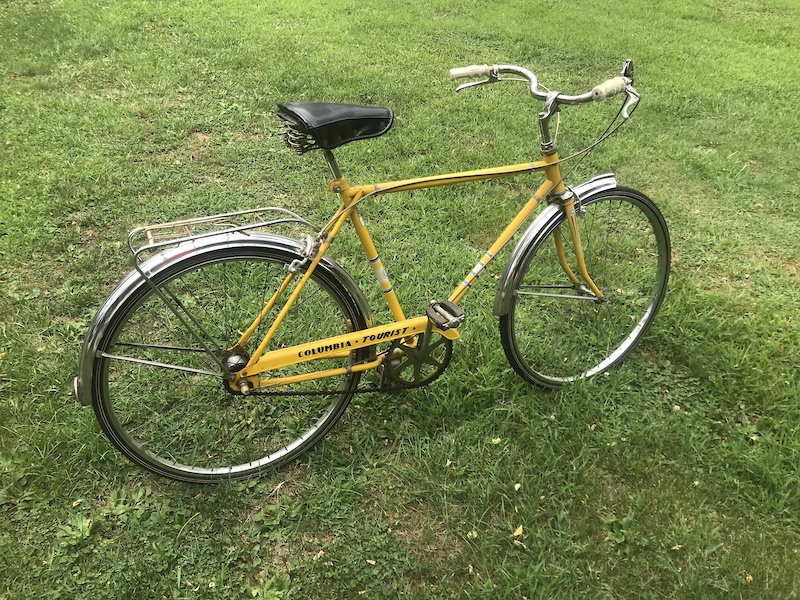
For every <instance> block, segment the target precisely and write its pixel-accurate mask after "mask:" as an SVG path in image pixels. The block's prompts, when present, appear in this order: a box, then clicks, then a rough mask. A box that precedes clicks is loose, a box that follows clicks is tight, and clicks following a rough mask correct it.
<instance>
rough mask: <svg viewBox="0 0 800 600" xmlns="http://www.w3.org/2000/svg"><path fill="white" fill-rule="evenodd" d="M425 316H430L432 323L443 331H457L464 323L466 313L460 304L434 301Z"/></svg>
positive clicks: (448, 301)
mask: <svg viewBox="0 0 800 600" xmlns="http://www.w3.org/2000/svg"><path fill="white" fill-rule="evenodd" d="M425 314H427V315H428V319H429V320H430V322H431V323H433V324H434V325H435V326H436V327H437V328H439V329H441V330H442V331H445V330H447V329H455V328H456V327H458V326H459V325H461V324H462V323H463V322H464V311H463V310H461V308H460V307H459V306H458V304H456V303H455V302H450V300H442V301H441V302H436V301H435V300H432V301H431V305H430V306H429V307H428V310H426V311H425Z"/></svg>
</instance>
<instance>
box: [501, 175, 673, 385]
mask: <svg viewBox="0 0 800 600" xmlns="http://www.w3.org/2000/svg"><path fill="white" fill-rule="evenodd" d="M576 211H577V213H578V214H579V215H580V218H579V219H578V223H579V229H580V235H581V245H582V247H583V251H584V255H585V261H586V267H587V270H588V273H589V275H590V277H592V279H593V281H594V282H595V283H596V284H597V286H598V287H599V289H600V290H601V291H602V292H603V294H604V296H605V300H604V301H597V300H595V299H593V298H592V297H591V296H590V295H589V294H587V293H585V292H579V291H578V290H576V289H575V287H574V286H572V284H571V282H570V281H569V279H568V277H567V275H566V274H565V272H564V269H563V268H562V267H561V265H560V263H559V261H558V257H557V254H556V250H555V243H554V241H553V236H554V232H555V231H556V230H558V229H560V230H561V233H562V239H563V244H564V249H565V251H566V255H567V257H568V259H570V258H574V253H573V250H572V240H571V236H570V233H569V226H568V224H567V222H566V215H564V214H563V213H562V214H561V216H560V217H559V218H558V219H554V220H553V221H551V222H550V223H549V224H548V228H549V231H547V232H545V235H543V236H540V237H539V238H538V240H539V241H537V242H535V243H534V244H532V245H531V247H530V248H528V249H527V250H526V255H525V258H524V259H523V260H522V261H521V267H520V271H521V274H520V275H519V276H518V279H517V284H516V285H515V287H514V289H513V292H512V299H511V303H510V310H509V311H508V313H507V314H505V315H503V316H501V317H500V324H499V325H500V339H501V342H502V345H503V350H504V351H505V354H506V357H507V358H508V361H509V362H510V364H511V366H512V367H513V368H514V370H515V371H516V372H517V373H518V374H519V375H520V376H521V377H522V378H523V379H525V380H527V381H529V382H531V383H534V384H537V385H540V386H543V387H546V388H559V387H561V386H562V385H563V384H565V383H568V382H571V381H575V380H578V379H584V378H588V377H592V376H594V375H597V374H599V373H603V372H604V371H606V370H608V369H610V368H612V367H613V366H615V365H617V364H618V363H619V362H620V361H622V360H624V359H625V358H626V357H627V356H628V355H629V354H630V353H631V352H632V351H633V349H634V348H635V347H636V345H637V344H638V343H639V341H640V340H641V339H642V337H643V336H644V335H645V334H646V333H647V330H648V328H649V327H650V325H651V324H652V322H653V319H654V318H655V316H656V314H657V313H658V310H659V308H660V306H661V303H662V301H663V299H664V296H665V294H666V291H667V281H668V279H669V269H670V260H671V253H670V239H669V232H668V230H667V224H666V221H665V220H664V217H663V215H662V214H661V211H660V210H659V209H658V207H657V206H656V205H655V204H654V203H653V201H652V200H650V199H649V198H648V197H647V196H645V195H644V194H642V193H641V192H638V191H636V190H633V189H630V188H626V187H615V188H612V189H609V190H605V191H602V192H598V193H596V194H593V195H590V196H588V197H586V198H583V199H581V200H580V201H578V202H576ZM572 262H573V263H574V260H573V261H572ZM573 271H575V272H576V273H577V270H576V269H575V267H574V266H573ZM576 295H580V296H582V299H575V298H574V296H576ZM563 296H572V297H571V298H566V297H563Z"/></svg>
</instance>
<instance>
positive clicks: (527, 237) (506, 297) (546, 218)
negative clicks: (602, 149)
mask: <svg viewBox="0 0 800 600" xmlns="http://www.w3.org/2000/svg"><path fill="white" fill-rule="evenodd" d="M615 187H617V178H616V176H615V175H614V174H613V173H604V174H603V175H598V176H596V177H593V178H592V179H589V180H588V181H584V182H583V183H581V184H579V185H576V186H573V187H572V188H571V189H572V191H573V192H574V193H575V195H576V196H577V197H578V198H577V199H578V201H580V200H583V199H584V198H588V197H589V196H592V195H594V194H597V193H599V192H603V191H605V190H610V189H612V188H615ZM563 215H564V207H563V206H561V205H560V204H557V203H552V204H549V205H548V206H547V208H545V209H544V210H543V211H542V212H540V213H539V215H538V216H537V217H536V219H534V221H533V223H531V224H530V226H529V227H528V229H526V230H525V233H524V234H522V238H520V240H519V242H517V245H516V247H515V248H514V250H513V251H512V252H511V256H509V257H508V261H506V265H505V267H504V268H503V274H502V275H501V276H500V281H499V283H498V285H497V293H496V294H495V297H494V307H493V309H492V312H493V313H494V314H495V316H498V317H502V316H503V315H507V314H508V311H509V310H511V298H512V296H513V293H514V289H516V287H517V285H518V284H519V279H520V277H522V266H523V265H524V263H525V261H526V260H527V258H528V252H529V250H530V248H532V247H534V246H536V245H537V244H539V243H541V242H542V241H543V240H544V239H545V238H546V237H547V236H548V235H550V234H551V233H552V232H553V229H555V227H556V226H557V225H558V223H559V222H561V219H562V218H563Z"/></svg>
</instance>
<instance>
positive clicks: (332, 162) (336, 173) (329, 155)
mask: <svg viewBox="0 0 800 600" xmlns="http://www.w3.org/2000/svg"><path fill="white" fill-rule="evenodd" d="M322 153H323V154H324V155H325V162H327V163H328V167H330V169H331V174H332V175H333V179H334V180H337V179H341V178H342V172H341V171H340V170H339V163H337V162H336V157H335V156H334V155H333V152H331V151H330V150H326V149H323V150H322Z"/></svg>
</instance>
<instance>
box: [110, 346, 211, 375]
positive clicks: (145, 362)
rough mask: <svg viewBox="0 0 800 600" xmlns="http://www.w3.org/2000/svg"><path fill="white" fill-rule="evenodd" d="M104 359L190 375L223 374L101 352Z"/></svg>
mask: <svg viewBox="0 0 800 600" xmlns="http://www.w3.org/2000/svg"><path fill="white" fill-rule="evenodd" d="M100 355H101V356H102V357H103V358H111V359H113V360H122V361H125V362H132V363H136V364H139V365H149V366H151V367H161V368H163V369H174V370H176V371H186V372H188V373H197V374H199V375H211V376H212V377H222V373H213V372H211V371H205V370H203V369H192V368H190V367H181V366H179V365H170V364H167V363H162V362H156V361H153V360H144V359H141V358H132V357H130V356H120V355H119V354H109V353H108V352H101V353H100Z"/></svg>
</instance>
